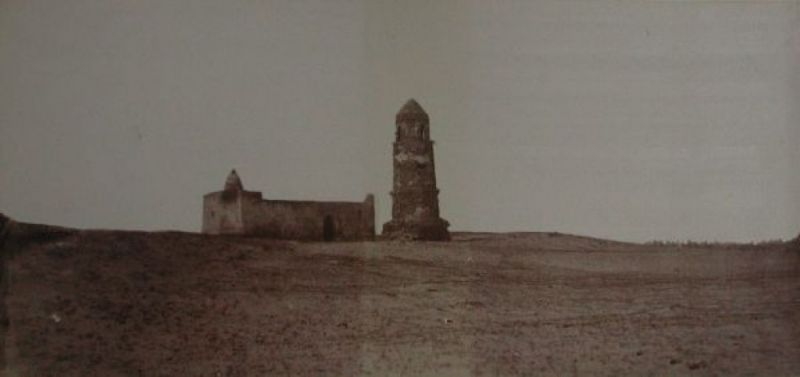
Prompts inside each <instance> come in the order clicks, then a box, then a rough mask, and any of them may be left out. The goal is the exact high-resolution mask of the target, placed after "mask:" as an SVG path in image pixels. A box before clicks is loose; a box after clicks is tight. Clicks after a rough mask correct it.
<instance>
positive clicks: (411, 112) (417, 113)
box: [395, 98, 428, 122]
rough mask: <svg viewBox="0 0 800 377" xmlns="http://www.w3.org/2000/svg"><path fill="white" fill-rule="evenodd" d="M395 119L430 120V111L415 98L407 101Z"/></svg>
mask: <svg viewBox="0 0 800 377" xmlns="http://www.w3.org/2000/svg"><path fill="white" fill-rule="evenodd" d="M395 119H396V120H397V121H398V122H399V121H401V120H406V119H414V120H425V121H428V113H426V112H425V110H424V109H423V108H422V106H420V105H419V103H417V101H416V100H414V99H413V98H411V99H409V100H408V101H406V104H405V105H403V107H401V108H400V111H398V112H397V115H396V116H395Z"/></svg>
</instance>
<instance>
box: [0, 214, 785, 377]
mask: <svg viewBox="0 0 800 377" xmlns="http://www.w3.org/2000/svg"><path fill="white" fill-rule="evenodd" d="M5 232H6V235H5V244H4V246H3V256H4V263H5V271H6V272H7V273H6V274H5V276H6V277H7V279H6V281H5V282H6V284H5V288H6V290H7V294H6V296H5V305H6V309H7V312H8V318H9V322H8V323H9V327H8V331H7V333H6V334H5V345H6V352H5V354H6V358H7V360H6V363H7V365H6V374H7V375H11V376H17V375H19V376H87V375H95V376H251V375H252V376H266V375H269V376H280V375H286V376H290V375H291V376H319V375H335V376H354V375H376V376H383V375H409V376H411V375H414V376H419V375H430V376H463V375H487V376H495V375H501V376H522V375H532V374H534V375H552V376H564V375H573V376H579V375H592V376H620V375H697V376H701V375H702V376H706V375H725V376H733V375H764V376H778V375H797V374H800V273H799V272H800V267H799V266H800V264H799V263H798V262H799V261H798V258H799V254H798V253H797V252H795V251H793V250H788V249H787V245H782V244H781V245H773V246H772V247H770V248H759V249H755V248H748V247H746V246H743V247H741V248H734V249H731V248H724V249H723V248H719V249H715V248H713V247H705V248H686V247H678V246H669V245H666V246H665V245H640V244H633V243H622V242H614V241H608V240H600V239H593V238H588V237H579V236H572V235H564V234H559V233H509V234H492V233H456V234H454V241H453V242H450V243H389V242H360V243H296V242H282V241H272V240H264V239H255V238H236V237H221V236H206V235H200V234H192V233H180V232H154V233H148V232H128V231H107V230H74V229H65V228H55V227H47V226H41V225H31V224H22V223H16V222H10V223H9V225H8V226H7V227H6V231H5Z"/></svg>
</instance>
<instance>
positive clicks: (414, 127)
mask: <svg viewBox="0 0 800 377" xmlns="http://www.w3.org/2000/svg"><path fill="white" fill-rule="evenodd" d="M396 126H397V132H396V140H395V142H394V144H393V160H394V161H393V167H394V181H393V189H392V192H391V195H392V220H391V221H389V222H388V223H386V224H384V226H383V232H384V235H385V236H386V237H387V238H391V239H413V240H432V241H444V240H449V239H450V234H449V233H448V231H447V227H448V226H449V224H448V222H447V221H445V220H443V219H442V218H440V215H439V189H438V188H437V186H436V171H435V164H434V158H433V141H431V140H430V136H429V135H430V132H429V131H430V130H429V120H428V115H427V114H426V113H425V112H424V110H422V107H420V106H419V104H418V103H416V101H414V100H413V99H412V100H409V101H408V103H406V105H405V106H403V108H401V109H400V112H398V113H397V117H396Z"/></svg>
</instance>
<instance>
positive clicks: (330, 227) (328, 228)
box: [322, 215, 336, 242]
mask: <svg viewBox="0 0 800 377" xmlns="http://www.w3.org/2000/svg"><path fill="white" fill-rule="evenodd" d="M334 237H336V225H335V224H334V223H333V217H331V216H330V215H328V216H325V219H324V220H322V239H323V240H325V242H330V241H333V239H334Z"/></svg>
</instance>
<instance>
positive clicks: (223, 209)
mask: <svg viewBox="0 0 800 377" xmlns="http://www.w3.org/2000/svg"><path fill="white" fill-rule="evenodd" d="M226 193H227V192H226V191H221V192H216V193H212V194H208V195H206V197H205V205H204V207H205V209H204V214H203V232H204V233H209V234H241V235H252V236H263V237H269V238H276V239H290V240H305V241H324V240H326V225H325V223H326V218H328V220H327V222H328V229H327V233H328V234H327V235H328V236H329V239H328V240H332V241H357V240H372V239H374V238H375V203H374V202H375V200H374V198H373V196H372V195H368V196H367V198H366V199H365V200H364V201H363V202H315V201H288V200H264V199H262V197H261V194H260V193H258V192H248V191H239V192H232V193H228V196H229V197H226Z"/></svg>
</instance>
